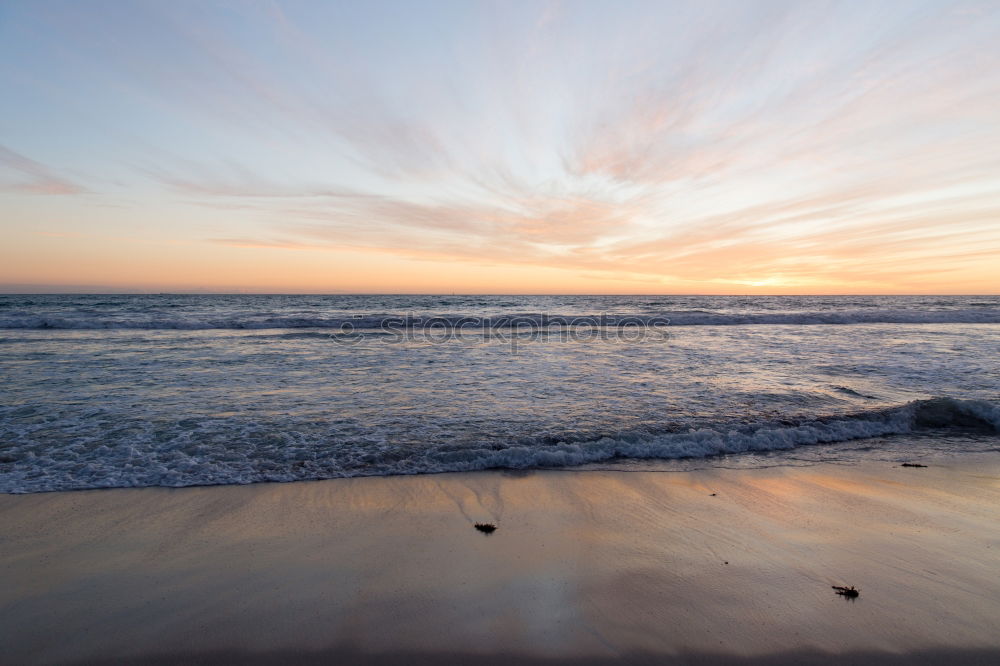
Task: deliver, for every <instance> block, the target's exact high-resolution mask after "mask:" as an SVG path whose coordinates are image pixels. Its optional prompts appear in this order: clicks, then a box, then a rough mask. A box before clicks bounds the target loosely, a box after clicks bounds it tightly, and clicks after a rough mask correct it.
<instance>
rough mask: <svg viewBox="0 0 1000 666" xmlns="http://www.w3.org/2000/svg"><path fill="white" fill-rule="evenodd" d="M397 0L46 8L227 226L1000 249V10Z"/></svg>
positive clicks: (208, 212) (506, 248) (919, 263)
mask: <svg viewBox="0 0 1000 666" xmlns="http://www.w3.org/2000/svg"><path fill="white" fill-rule="evenodd" d="M388 14H389V15H387V13H386V12H382V11H375V10H373V9H371V8H368V7H350V6H347V5H339V4H333V3H331V4H329V5H326V4H322V3H320V4H318V5H314V6H308V7H305V6H298V5H284V4H280V3H271V2H262V3H247V4H243V5H239V6H236V7H226V8H220V7H217V6H215V5H211V4H208V3H205V4H200V3H199V4H194V5H163V4H138V5H136V6H134V7H132V8H130V10H129V11H127V12H122V13H121V16H120V17H119V18H118V19H116V22H113V23H109V22H107V21H104V20H103V19H102V18H101V16H100V14H99V13H93V12H89V11H87V10H85V9H80V8H79V7H77V8H73V7H72V6H69V9H67V10H66V12H65V13H60V15H59V16H58V17H55V18H52V20H51V26H55V27H54V28H52V29H53V31H54V32H56V33H58V34H60V35H61V36H62V37H63V38H64V40H63V41H61V42H60V43H59V44H54V45H53V49H55V50H56V51H58V49H59V48H60V47H62V48H66V49H68V50H70V51H72V54H73V55H74V57H76V56H80V55H81V54H82V56H83V57H82V59H81V61H82V64H80V65H79V67H81V68H82V69H84V70H85V71H87V72H88V73H91V74H93V76H92V77H91V78H90V79H88V81H89V80H98V81H101V82H103V84H102V85H104V86H105V87H106V89H108V90H113V92H114V96H115V98H116V100H117V101H119V102H120V103H121V106H122V107H123V108H128V109H130V110H131V111H132V113H134V114H135V116H136V117H137V118H139V119H141V121H142V122H139V123H137V131H139V130H141V129H143V128H145V127H147V126H150V127H153V128H157V129H158V130H159V133H155V132H154V133H153V134H152V135H151V136H149V137H147V135H146V134H143V136H144V137H145V138H148V139H149V141H150V142H151V143H152V144H153V147H152V148H150V149H145V148H144V152H143V153H142V154H141V155H139V156H136V155H134V154H130V156H129V157H130V160H129V163H130V164H133V165H138V168H136V169H134V170H133V171H134V175H135V176H136V183H137V185H138V189H141V188H148V187H149V186H150V183H152V185H153V187H154V188H156V190H157V196H161V197H163V199H164V200H166V201H169V202H170V204H171V205H173V204H179V205H184V206H195V207H198V208H200V209H201V210H200V211H199V213H198V214H197V215H195V217H197V218H198V220H199V224H200V226H199V227H198V231H197V232H192V235H194V234H195V233H197V235H196V236H195V238H197V239H198V240H207V241H208V242H210V243H211V244H213V245H221V246H228V247H240V248H248V247H254V248H258V249H260V248H276V249H278V248H280V249H310V248H312V249H317V250H325V249H337V250H350V251H355V252H360V253H379V254H383V255H389V256H394V257H401V258H408V259H419V260H424V261H435V262H452V263H469V264H479V265H485V264H489V265H497V264H501V265H516V266H536V267H545V268H559V269H564V270H566V271H576V272H578V273H579V274H580V275H587V276H602V277H601V279H614V276H616V275H617V276H620V277H621V279H628V280H639V281H648V282H650V283H653V284H655V283H659V284H678V285H683V286H684V287H685V288H687V287H689V286H690V285H696V284H699V283H704V284H748V285H751V284H758V283H759V284H782V285H785V286H787V287H788V288H790V289H791V288H794V286H795V285H802V286H805V287H810V286H812V285H816V284H819V283H826V284H840V285H845V287H850V286H851V285H862V284H863V285H866V288H872V289H878V288H883V289H889V290H891V289H897V288H904V287H905V288H909V287H910V286H912V285H915V284H923V285H932V284H935V280H942V279H954V280H955V281H956V282H961V281H962V280H965V281H966V282H967V283H969V284H972V282H973V281H978V282H976V284H986V282H987V279H986V277H984V276H988V275H996V272H995V270H993V272H992V273H990V269H989V268H988V267H986V263H987V259H986V257H987V255H988V253H989V252H990V251H995V252H998V253H1000V237H998V234H997V232H996V229H997V225H996V218H995V216H994V215H995V213H996V212H997V211H998V210H1000V190H998V188H997V185H996V184H997V183H998V182H1000V157H998V156H1000V126H998V124H997V122H996V113H997V109H998V108H1000V74H997V72H1000V47H998V46H997V45H998V44H1000V9H997V8H995V7H992V6H989V5H982V4H977V3H961V2H959V3H935V2H930V3H921V4H916V3H904V2H899V3H892V2H890V3H887V4H884V5H883V6H881V7H879V8H874V7H868V6H865V5H864V4H862V3H832V4H818V3H797V2H780V1H779V2H767V3H763V2H762V3H753V2H751V3H743V4H739V5H734V4H733V3H729V2H718V3H715V2H706V3H673V4H671V5H669V6H667V5H663V4H662V3H623V4H621V5H618V4H615V5H611V4H608V3H604V4H602V3H593V4H588V3H567V4H560V3H548V4H544V5H542V4H539V5H533V4H523V5H518V6H516V7H508V6H503V7H501V6H493V5H487V4H474V3H470V4H469V5H463V7H462V8H460V9H459V8H455V7H450V8H448V7H445V6H444V5H436V4H434V3H430V4H428V5H427V6H426V7H423V8H419V9H417V8H413V7H409V6H408V5H405V4H401V5H398V6H395V9H394V11H393V12H389V13H388ZM233 19H238V20H233ZM51 26H50V27H51ZM111 36H114V39H111ZM74 62H76V61H74ZM165 63H168V64H169V66H167V65H166V64H165ZM88 67H89V68H90V69H87V68H88ZM151 73H152V74H151ZM161 135H162V138H158V137H160V136H161ZM32 169H34V167H32ZM18 174H19V176H18V177H19V178H20V179H21V180H20V181H17V182H18V183H20V185H19V186H21V187H29V188H30V187H38V188H39V189H45V188H46V187H51V188H52V190H53V191H58V190H59V187H60V186H59V180H58V178H56V177H55V176H54V175H53V174H51V173H48V175H47V176H46V177H43V175H42V174H43V172H42V171H39V170H37V169H35V170H34V171H30V172H29V171H25V170H24V169H21V170H20V171H18ZM12 182H14V181H12ZM32 184H34V185H32ZM63 187H66V188H71V187H72V184H71V183H67V182H64V183H63ZM24 191H30V190H24ZM67 193H68V192H67ZM206 219H211V221H212V222H211V224H208V223H205V222H204V220H206ZM205 229H208V231H205ZM626 276H627V277H626ZM942 276H943V277H942ZM997 277H998V279H1000V276H997ZM926 288H931V287H926Z"/></svg>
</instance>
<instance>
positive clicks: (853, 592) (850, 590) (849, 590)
mask: <svg viewBox="0 0 1000 666" xmlns="http://www.w3.org/2000/svg"><path fill="white" fill-rule="evenodd" d="M831 587H833V589H835V590H836V591H837V594H839V595H842V596H845V597H849V598H851V599H853V598H854V597H857V596H858V595H860V594H861V590H859V589H857V588H856V587H854V586H853V585H851V586H850V587H843V586H842V585H832V586H831Z"/></svg>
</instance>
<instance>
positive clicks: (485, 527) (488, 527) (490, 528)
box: [476, 523, 497, 534]
mask: <svg viewBox="0 0 1000 666" xmlns="http://www.w3.org/2000/svg"><path fill="white" fill-rule="evenodd" d="M496 528H497V526H496V525H494V524H493V523H476V529H477V530H479V531H480V532H485V533H486V534H491V533H492V532H494V531H496Z"/></svg>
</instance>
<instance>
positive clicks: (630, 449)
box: [0, 397, 1000, 493]
mask: <svg viewBox="0 0 1000 666" xmlns="http://www.w3.org/2000/svg"><path fill="white" fill-rule="evenodd" d="M223 425H224V426H225V428H226V433H227V434H226V436H220V433H219V431H218V426H219V424H218V423H214V424H213V427H215V428H216V429H215V431H214V432H210V433H206V434H205V436H204V437H200V436H199V431H198V429H197V428H196V427H192V426H191V424H190V420H188V421H186V422H179V423H178V424H176V427H177V432H175V433H174V437H173V438H172V442H171V441H169V440H165V439H164V438H163V436H162V432H160V433H158V434H157V438H156V439H155V440H151V441H140V440H136V439H129V440H125V441H118V442H111V441H108V440H107V438H101V439H102V443H101V444H100V445H99V446H86V445H71V446H66V447H58V449H56V450H51V449H49V448H43V447H37V446H35V447H31V446H24V447H23V448H19V447H18V446H17V445H11V446H7V447H5V448H4V449H3V450H2V451H0V453H2V455H0V471H2V472H3V474H2V475H0V492H7V493H30V492H43V491H54V490H74V489H89V488H112V487H147V486H167V487H182V486H196V485H232V484H248V483H257V482H268V481H302V480H318V479H332V478H341V477H357V476H392V475H403V474H425V473H441V472H463V471H476V470H485V469H532V468H551V467H573V466H578V465H583V464H587V463H597V462H604V461H609V460H614V459H626V458H627V459H677V458H707V457H711V456H720V455H729V454H740V453H747V452H768V451H782V450H790V449H795V448H796V447H800V446H809V445H817V444H826V443H835V442H844V441H849V440H865V439H872V438H878V437H885V436H891V435H901V434H906V433H912V432H915V431H919V430H924V429H928V428H931V429H941V428H946V429H947V428H960V429H973V430H975V431H977V432H980V433H983V434H988V435H996V434H997V433H1000V407H998V406H997V405H996V404H994V403H992V402H987V401H983V400H963V399H956V398H948V397H940V398H933V399H929V400H919V401H915V402H910V403H907V404H905V405H900V406H896V407H889V408H884V409H877V410H869V411H864V412H858V413H854V414H847V415H839V416H836V417H821V418H814V419H810V420H801V421H798V422H774V421H768V422H759V423H751V424H745V423H739V424H735V423H732V424H726V423H720V424H717V425H715V426H712V427H701V428H697V429H689V430H686V431H672V432H662V433H632V434H628V433H625V434H618V435H615V436H605V437H597V438H593V439H581V440H577V441H568V440H567V441H560V440H559V439H558V438H555V439H554V438H552V437H545V438H544V439H541V438H540V439H538V440H537V441H531V440H527V441H526V440H520V441H517V442H509V443H507V444H498V443H496V442H493V443H490V444H489V445H456V444H454V443H447V442H428V443H427V445H426V446H425V447H421V448H419V449H417V448H413V447H398V446H397V447H393V446H388V445H381V446H379V445H373V446H365V445H361V444H358V443H357V442H354V443H337V442H336V441H335V440H331V438H330V437H329V436H326V437H323V438H319V439H318V440H317V438H315V437H313V436H308V435H304V434H301V433H297V432H296V431H294V430H284V429H282V430H280V431H277V432H276V431H273V430H272V431H271V432H269V433H268V432H260V431H258V430H254V428H253V427H252V426H250V425H249V424H247V423H246V422H245V421H243V422H233V423H225V424H223ZM130 430H131V431H132V432H139V431H141V428H138V427H136V428H132V429H130ZM873 445H874V443H873Z"/></svg>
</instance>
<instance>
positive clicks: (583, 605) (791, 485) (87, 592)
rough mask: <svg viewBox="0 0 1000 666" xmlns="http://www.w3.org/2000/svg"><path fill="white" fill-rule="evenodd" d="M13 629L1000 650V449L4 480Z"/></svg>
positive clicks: (569, 650) (434, 646)
mask: <svg viewBox="0 0 1000 666" xmlns="http://www.w3.org/2000/svg"><path fill="white" fill-rule="evenodd" d="M712 493H715V495H714V496H712ZM479 521H484V522H493V523H496V524H497V525H498V526H499V529H498V530H497V532H495V533H494V534H491V535H485V534H482V533H480V532H477V531H476V530H475V529H473V523H475V522H479ZM840 584H847V585H857V586H858V587H859V588H861V596H860V597H859V598H858V599H857V600H855V601H851V600H847V599H844V598H842V597H839V596H837V595H835V594H834V592H833V590H832V589H831V585H840ZM0 645H2V646H3V657H2V659H0V661H2V662H3V663H12V664H14V663H17V664H32V663H59V664H62V663H105V662H116V661H122V660H131V661H138V660H143V661H146V662H152V663H162V664H168V663H226V662H229V663H252V664H270V663H371V664H404V663H455V664H458V663H464V664H477V663H481V664H502V663H511V661H515V660H517V661H519V662H521V663H537V664H563V663H566V664H570V663H579V664H604V663H613V662H618V661H622V660H625V661H628V662H629V663H717V662H726V663H732V662H737V663H747V664H758V663H789V664H791V663H824V662H826V661H833V660H836V661H837V662H838V663H845V658H846V663H866V662H873V663H874V662H876V661H877V662H879V663H917V662H919V663H984V664H985V663H1000V454H992V455H988V456H982V457H977V458H975V459H972V458H964V459H956V461H955V462H952V463H943V464H939V463H935V464H934V465H933V466H931V467H929V468H926V469H914V468H901V467H896V466H893V465H892V464H888V463H885V464H877V463H870V464H865V465H861V466H833V465H819V466H813V467H800V468H788V467H785V468H770V469H759V470H725V469H713V470H707V471H700V472H674V473H664V472H659V473H657V472H632V473H630V472H582V471H545V472H527V473H510V472H484V473H471V474H448V475H430V476H415V477H393V478H367V479H345V480H336V481H321V482H304V483H290V484H261V485H254V486H226V487H209V488H184V489H176V490H173V489H157V488H149V489H129V490H99V491H80V492H61V493H46V494H36V495H21V496H14V495H3V496H0Z"/></svg>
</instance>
